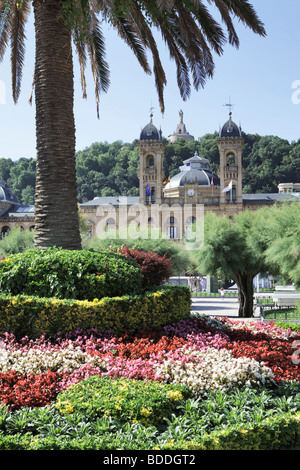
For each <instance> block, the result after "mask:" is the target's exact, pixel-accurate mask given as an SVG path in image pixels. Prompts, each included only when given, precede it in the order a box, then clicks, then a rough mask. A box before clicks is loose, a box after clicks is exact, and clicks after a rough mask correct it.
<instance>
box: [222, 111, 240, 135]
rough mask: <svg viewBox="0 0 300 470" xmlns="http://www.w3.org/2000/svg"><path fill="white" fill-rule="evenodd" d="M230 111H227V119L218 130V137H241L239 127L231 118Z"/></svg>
mask: <svg viewBox="0 0 300 470" xmlns="http://www.w3.org/2000/svg"><path fill="white" fill-rule="evenodd" d="M231 116H232V113H229V119H228V121H227V122H225V124H224V125H223V127H222V129H221V130H220V137H241V136H242V131H241V128H240V127H238V126H237V125H236V123H235V122H233V120H232V119H231Z"/></svg>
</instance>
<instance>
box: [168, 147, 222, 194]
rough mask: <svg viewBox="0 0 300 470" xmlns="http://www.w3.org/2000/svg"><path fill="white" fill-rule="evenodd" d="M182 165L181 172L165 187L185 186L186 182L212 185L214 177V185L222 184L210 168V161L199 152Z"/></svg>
mask: <svg viewBox="0 0 300 470" xmlns="http://www.w3.org/2000/svg"><path fill="white" fill-rule="evenodd" d="M183 163H184V165H183V166H181V167H180V173H177V175H175V176H173V178H171V179H170V181H169V183H168V184H166V186H165V188H164V189H173V188H179V187H180V186H181V187H183V186H184V185H185V184H195V183H196V184H198V186H211V180H212V179H213V184H214V186H220V179H219V177H218V175H216V173H213V172H212V171H211V170H210V169H209V161H208V160H207V159H206V158H203V157H199V156H198V155H197V153H195V155H194V156H193V157H191V158H189V159H188V160H185V161H184V162H183Z"/></svg>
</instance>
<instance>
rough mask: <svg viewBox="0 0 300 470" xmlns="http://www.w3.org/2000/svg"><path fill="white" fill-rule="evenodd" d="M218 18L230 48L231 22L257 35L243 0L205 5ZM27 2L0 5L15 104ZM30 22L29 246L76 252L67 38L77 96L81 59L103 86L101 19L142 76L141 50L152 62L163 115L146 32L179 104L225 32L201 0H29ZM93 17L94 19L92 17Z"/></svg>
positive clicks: (206, 71)
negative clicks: (168, 67) (173, 76)
mask: <svg viewBox="0 0 300 470" xmlns="http://www.w3.org/2000/svg"><path fill="white" fill-rule="evenodd" d="M208 3H209V4H211V3H213V4H214V6H216V7H217V9H218V10H219V12H220V14H221V18H222V20H223V22H224V23H225V25H226V27H227V32H228V39H229V43H230V44H231V45H234V46H236V47H238V46H239V38H238V35H237V33H236V30H235V28H234V25H233V21H232V18H237V19H239V20H241V21H242V22H243V23H244V24H245V25H246V26H248V27H249V28H250V29H252V31H253V32H255V33H257V34H259V35H261V36H265V34H266V33H265V29H264V26H263V24H262V22H261V21H260V19H259V18H258V17H257V14H256V12H255V10H254V8H253V7H252V5H251V4H250V3H249V2H248V1H246V0H235V1H230V2H224V1H220V0H214V1H213V2H212V1H210V0H209V2H208ZM30 5H31V2H30V1H29V0H0V23H1V26H2V28H1V33H0V59H2V58H3V54H4V51H5V49H6V46H7V44H8V43H10V45H11V62H12V90H13V99H14V101H15V102H17V101H18V97H19V93H20V86H21V78H22V66H23V61H24V53H25V45H24V42H25V24H26V21H27V18H28V16H29V13H30ZM32 5H33V13H34V24H35V48H36V50H35V71H34V83H35V106H36V141H37V144H36V147H37V172H36V194H35V227H36V229H35V246H36V247H38V248H46V247H48V246H51V245H57V246H61V247H63V248H69V249H79V248H80V247H81V238H80V231H79V223H78V208H77V191H76V190H77V188H76V170H75V122H74V109H73V108H74V103H73V101H74V79H73V57H72V47H71V41H72V38H73V39H74V41H75V47H76V51H77V52H78V57H79V63H80V68H81V79H82V89H83V96H84V97H85V96H86V81H85V75H84V69H85V65H86V61H87V54H88V55H89V57H90V59H91V66H92V72H93V76H94V79H95V91H96V102H97V109H98V104H99V103H98V101H99V93H100V92H101V91H107V89H108V85H109V75H108V65H107V63H106V59H105V47H104V37H103V34H102V31H101V20H105V21H107V22H109V23H110V24H111V25H112V26H113V27H114V28H115V29H116V31H117V32H118V33H119V35H120V36H121V38H122V39H123V40H125V42H126V43H127V44H128V45H129V46H130V47H131V49H132V50H133V52H134V54H135V55H136V57H137V58H138V60H139V63H140V64H141V66H142V67H143V69H144V71H145V72H146V73H151V69H150V66H149V63H148V60H147V54H146V52H147V50H150V51H151V53H152V57H153V71H154V75H155V84H156V88H157V92H158V96H159V102H160V107H161V111H162V112H163V111H164V97H163V91H164V86H165V84H166V76H165V72H164V69H163V66H162V63H161V60H160V57H159V51H158V47H157V44H156V42H155V39H154V35H153V33H152V29H151V28H152V27H153V26H155V27H157V28H158V30H159V31H160V32H161V34H162V37H163V39H164V41H165V42H166V44H167V46H168V49H169V51H170V55H171V57H172V59H174V60H175V63H176V66H177V82H178V86H179V90H180V94H181V96H182V98H183V99H187V98H188V97H189V96H190V91H191V85H190V72H191V78H192V81H193V85H194V87H195V88H196V89H199V88H200V87H201V86H204V85H205V81H206V79H207V78H211V77H212V76H213V72H214V59H213V53H216V54H217V55H221V54H222V53H223V48H224V44H225V42H226V34H225V33H224V31H223V29H222V27H221V26H220V24H219V23H218V22H217V21H216V20H215V19H214V18H213V16H212V14H211V13H210V12H209V10H208V8H206V5H205V3H204V1H199V2H190V1H189V0H177V1H176V2H175V1H170V0H169V1H162V2H153V1H149V0H142V1H140V2H137V1H134V0H129V1H126V2H125V1H119V0H118V1H116V0H112V1H109V2H108V1H103V0H94V1H93V2H90V1H87V0H44V1H40V0H32ZM99 17H100V20H99Z"/></svg>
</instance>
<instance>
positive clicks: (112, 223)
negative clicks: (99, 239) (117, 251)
mask: <svg viewBox="0 0 300 470" xmlns="http://www.w3.org/2000/svg"><path fill="white" fill-rule="evenodd" d="M115 226H116V221H115V219H113V218H112V217H110V218H109V219H107V221H106V227H105V231H107V230H110V229H112V228H115Z"/></svg>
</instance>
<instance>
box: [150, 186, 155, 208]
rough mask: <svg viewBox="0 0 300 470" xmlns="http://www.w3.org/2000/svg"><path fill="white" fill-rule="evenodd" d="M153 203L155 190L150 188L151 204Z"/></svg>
mask: <svg viewBox="0 0 300 470" xmlns="http://www.w3.org/2000/svg"><path fill="white" fill-rule="evenodd" d="M154 203H155V188H153V187H152V188H151V204H154Z"/></svg>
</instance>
